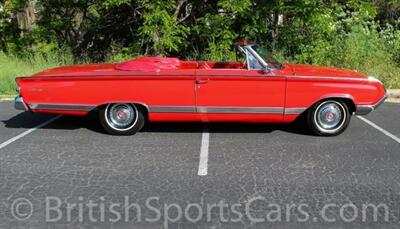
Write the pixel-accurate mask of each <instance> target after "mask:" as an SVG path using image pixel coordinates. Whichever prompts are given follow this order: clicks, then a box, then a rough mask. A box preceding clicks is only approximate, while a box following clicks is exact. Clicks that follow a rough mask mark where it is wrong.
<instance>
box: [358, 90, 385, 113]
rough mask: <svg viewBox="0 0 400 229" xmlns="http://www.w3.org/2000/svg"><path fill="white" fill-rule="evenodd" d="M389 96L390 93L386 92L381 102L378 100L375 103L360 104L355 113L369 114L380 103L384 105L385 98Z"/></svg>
mask: <svg viewBox="0 0 400 229" xmlns="http://www.w3.org/2000/svg"><path fill="white" fill-rule="evenodd" d="M387 98H388V95H387V94H385V96H383V98H382V99H381V100H379V102H377V103H376V104H375V105H359V106H357V108H356V112H355V115H367V114H369V113H371V112H372V111H374V110H376V109H377V108H378V107H379V106H380V105H382V104H383V103H384V102H385V100H386V99H387Z"/></svg>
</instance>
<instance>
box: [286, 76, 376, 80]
mask: <svg viewBox="0 0 400 229" xmlns="http://www.w3.org/2000/svg"><path fill="white" fill-rule="evenodd" d="M288 78H289V79H290V78H292V79H310V80H315V79H318V80H350V81H369V79H368V78H355V77H350V76H349V77H335V76H300V75H298V76H288Z"/></svg>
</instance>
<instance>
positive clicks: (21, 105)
mask: <svg viewBox="0 0 400 229" xmlns="http://www.w3.org/2000/svg"><path fill="white" fill-rule="evenodd" d="M14 108H15V109H17V110H20V111H28V110H29V109H28V107H27V106H26V104H25V102H24V99H23V98H22V97H21V96H17V97H16V98H15V103H14Z"/></svg>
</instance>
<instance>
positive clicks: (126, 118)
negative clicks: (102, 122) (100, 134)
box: [107, 104, 136, 129]
mask: <svg viewBox="0 0 400 229" xmlns="http://www.w3.org/2000/svg"><path fill="white" fill-rule="evenodd" d="M107 110H108V111H107V121H108V122H109V124H111V126H113V127H114V128H116V129H126V128H129V127H130V126H131V125H132V123H133V122H134V121H135V119H136V112H135V110H134V108H133V107H132V106H131V105H130V104H113V105H110V106H109V107H108V109H107Z"/></svg>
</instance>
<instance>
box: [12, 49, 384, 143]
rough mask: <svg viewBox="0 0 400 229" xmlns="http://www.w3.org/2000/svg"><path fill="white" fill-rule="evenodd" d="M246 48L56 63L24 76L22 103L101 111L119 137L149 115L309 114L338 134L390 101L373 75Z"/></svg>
mask: <svg viewBox="0 0 400 229" xmlns="http://www.w3.org/2000/svg"><path fill="white" fill-rule="evenodd" d="M238 48H239V50H240V51H241V52H242V53H243V57H244V61H243V62H212V61H183V60H179V59H177V58H161V57H141V58H137V59H134V60H131V61H127V62H123V63H118V64H92V65H75V66H67V67H59V68H54V69H49V70H46V71H43V72H40V73H37V74H35V75H33V76H31V77H22V78H17V80H16V81H17V84H18V86H19V87H18V93H19V96H18V97H17V98H16V100H15V107H16V108H17V109H20V110H26V111H31V112H34V113H36V112H45V113H53V114H65V115H82V116H83V115H86V114H88V113H89V112H91V111H98V113H99V119H100V121H101V124H102V126H103V127H104V129H105V130H106V131H107V132H108V133H110V134H115V135H131V134H134V133H136V132H138V131H139V130H140V129H141V128H142V127H143V125H144V124H145V122H147V121H149V122H161V121H162V122H165V121H168V122H170V121H171V122H269V123H290V122H293V121H294V120H296V119H297V118H298V117H299V116H302V117H305V119H304V120H306V121H307V123H308V126H309V127H310V128H311V130H313V131H314V132H315V133H316V134H318V135H323V136H333V135H338V134H340V133H342V132H343V131H344V130H345V129H346V128H347V126H348V124H349V121H350V118H351V115H366V114H368V113H370V112H371V111H373V110H375V109H376V108H377V107H378V106H379V105H380V104H382V103H383V102H384V100H385V99H386V90H385V88H384V87H383V85H382V83H381V82H380V81H379V80H377V79H375V78H373V77H368V76H366V75H363V74H360V73H357V72H354V71H349V70H343V69H336V68H328V67H317V66H309V65H295V64H284V65H282V64H279V63H277V62H276V61H273V60H272V59H271V58H269V57H267V56H265V55H264V54H263V53H262V52H260V51H259V48H258V47H257V46H255V45H242V46H239V47H238Z"/></svg>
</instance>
